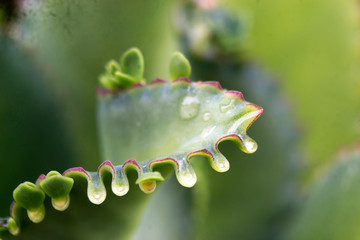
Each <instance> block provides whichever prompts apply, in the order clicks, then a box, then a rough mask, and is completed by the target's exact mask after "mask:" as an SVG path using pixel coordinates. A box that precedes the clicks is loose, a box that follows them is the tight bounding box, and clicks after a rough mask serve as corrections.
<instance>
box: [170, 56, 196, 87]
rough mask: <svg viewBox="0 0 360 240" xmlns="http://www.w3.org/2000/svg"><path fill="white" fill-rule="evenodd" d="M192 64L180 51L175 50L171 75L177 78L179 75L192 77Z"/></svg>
mask: <svg viewBox="0 0 360 240" xmlns="http://www.w3.org/2000/svg"><path fill="white" fill-rule="evenodd" d="M190 74H191V66H190V63H189V61H188V60H187V59H186V58H185V56H184V55H182V54H181V53H180V52H175V53H174V54H173V55H172V57H171V60H170V77H171V79H172V80H175V79H177V78H179V77H190Z"/></svg>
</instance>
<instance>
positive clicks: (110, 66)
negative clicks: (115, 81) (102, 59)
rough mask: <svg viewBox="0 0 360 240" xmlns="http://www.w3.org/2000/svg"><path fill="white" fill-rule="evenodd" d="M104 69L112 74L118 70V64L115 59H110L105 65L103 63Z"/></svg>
mask: <svg viewBox="0 0 360 240" xmlns="http://www.w3.org/2000/svg"><path fill="white" fill-rule="evenodd" d="M105 69H106V73H107V74H110V75H114V73H115V72H116V71H120V65H119V63H118V62H116V61H115V60H110V61H109V62H108V63H107V64H106V65H105Z"/></svg>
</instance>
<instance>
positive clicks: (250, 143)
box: [245, 139, 257, 153]
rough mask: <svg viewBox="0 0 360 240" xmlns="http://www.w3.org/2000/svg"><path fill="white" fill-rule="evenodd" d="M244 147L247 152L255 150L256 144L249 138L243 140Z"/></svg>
mask: <svg viewBox="0 0 360 240" xmlns="http://www.w3.org/2000/svg"><path fill="white" fill-rule="evenodd" d="M245 148H246V150H247V151H248V152H249V153H253V152H255V151H256V150H257V144H256V142H255V141H254V140H252V139H250V140H247V141H245Z"/></svg>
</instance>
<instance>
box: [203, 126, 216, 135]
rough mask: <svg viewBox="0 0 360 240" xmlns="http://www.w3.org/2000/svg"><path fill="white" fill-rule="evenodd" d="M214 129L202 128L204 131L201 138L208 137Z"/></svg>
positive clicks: (213, 127)
mask: <svg viewBox="0 0 360 240" xmlns="http://www.w3.org/2000/svg"><path fill="white" fill-rule="evenodd" d="M215 128H216V126H212V127H207V128H204V130H203V131H202V132H201V137H202V138H206V137H208V136H209V135H210V134H211V133H212V132H213V131H214V130H215Z"/></svg>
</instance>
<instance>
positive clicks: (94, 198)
mask: <svg viewBox="0 0 360 240" xmlns="http://www.w3.org/2000/svg"><path fill="white" fill-rule="evenodd" d="M88 197H89V200H90V202H92V203H94V204H101V203H102V202H103V201H104V200H105V198H106V192H105V191H101V190H100V189H94V190H92V191H89V193H88Z"/></svg>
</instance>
